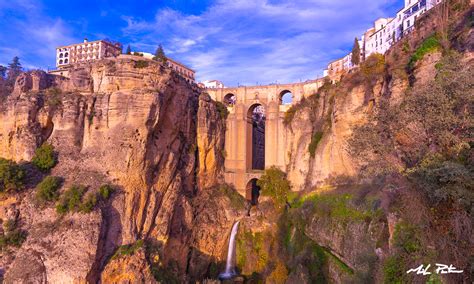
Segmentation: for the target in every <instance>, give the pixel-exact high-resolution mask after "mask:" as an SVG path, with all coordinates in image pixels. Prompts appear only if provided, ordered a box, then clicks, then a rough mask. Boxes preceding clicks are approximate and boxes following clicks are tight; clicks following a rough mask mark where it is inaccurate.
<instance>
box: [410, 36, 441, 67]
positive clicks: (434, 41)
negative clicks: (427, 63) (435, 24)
mask: <svg viewBox="0 0 474 284" xmlns="http://www.w3.org/2000/svg"><path fill="white" fill-rule="evenodd" d="M440 48H441V44H440V43H439V40H438V37H437V36H436V35H432V36H430V37H428V38H427V39H425V40H424V41H423V42H422V43H421V45H420V46H419V47H418V48H417V49H416V51H415V53H414V54H413V55H412V56H411V58H410V61H409V62H408V69H413V68H414V66H415V63H416V62H418V61H419V60H421V59H423V57H424V56H425V55H426V54H428V53H431V52H434V51H437V50H439V49H440Z"/></svg>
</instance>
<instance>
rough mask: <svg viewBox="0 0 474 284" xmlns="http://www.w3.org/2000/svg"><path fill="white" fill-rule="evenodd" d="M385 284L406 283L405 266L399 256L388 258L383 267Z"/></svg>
mask: <svg viewBox="0 0 474 284" xmlns="http://www.w3.org/2000/svg"><path fill="white" fill-rule="evenodd" d="M383 276H384V280H383V283H385V284H402V283H406V281H405V280H406V279H405V278H406V277H405V265H404V262H403V259H402V258H401V257H398V256H391V257H389V258H387V259H386V260H385V262H384V265H383Z"/></svg>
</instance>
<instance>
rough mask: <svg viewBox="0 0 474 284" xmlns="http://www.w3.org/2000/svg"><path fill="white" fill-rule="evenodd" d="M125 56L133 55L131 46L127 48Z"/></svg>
mask: <svg viewBox="0 0 474 284" xmlns="http://www.w3.org/2000/svg"><path fill="white" fill-rule="evenodd" d="M125 54H132V49H131V48H130V44H129V45H128V46H127V51H125Z"/></svg>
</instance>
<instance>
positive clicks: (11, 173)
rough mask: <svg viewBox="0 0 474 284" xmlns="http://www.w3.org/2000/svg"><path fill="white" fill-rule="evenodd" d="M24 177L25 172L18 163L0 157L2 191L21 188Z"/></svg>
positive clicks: (0, 187)
mask: <svg viewBox="0 0 474 284" xmlns="http://www.w3.org/2000/svg"><path fill="white" fill-rule="evenodd" d="M24 178H25V172H24V170H23V169H22V168H21V167H20V166H19V165H18V164H17V163H15V162H13V161H10V160H7V159H3V158H0V193H1V192H10V191H18V190H20V189H21V188H22V187H23V179H24Z"/></svg>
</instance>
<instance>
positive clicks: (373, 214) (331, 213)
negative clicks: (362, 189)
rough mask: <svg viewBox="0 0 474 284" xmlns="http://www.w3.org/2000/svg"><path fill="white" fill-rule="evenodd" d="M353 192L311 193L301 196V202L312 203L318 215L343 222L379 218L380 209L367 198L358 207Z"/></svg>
mask: <svg viewBox="0 0 474 284" xmlns="http://www.w3.org/2000/svg"><path fill="white" fill-rule="evenodd" d="M353 198H354V197H353V196H352V194H349V193H345V194H331V193H323V194H310V195H307V196H304V197H303V198H301V200H300V201H299V202H303V203H306V204H312V205H313V206H312V208H313V212H314V213H315V214H317V215H318V216H322V217H330V218H331V219H335V220H337V221H338V222H339V223H341V224H346V223H348V222H351V221H364V220H369V219H374V218H377V217H378V216H380V215H381V214H382V211H381V210H380V209H374V208H373V204H372V203H373V202H370V200H365V203H364V204H362V205H360V208H359V207H356V206H355V205H354V204H353Z"/></svg>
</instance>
